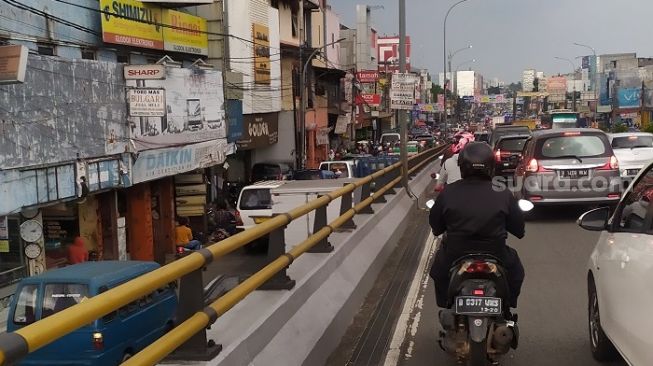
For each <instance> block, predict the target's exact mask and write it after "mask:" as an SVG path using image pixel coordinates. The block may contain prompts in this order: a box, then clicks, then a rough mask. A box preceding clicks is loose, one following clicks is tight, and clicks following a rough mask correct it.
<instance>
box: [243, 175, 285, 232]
mask: <svg viewBox="0 0 653 366" xmlns="http://www.w3.org/2000/svg"><path fill="white" fill-rule="evenodd" d="M284 183H286V181H281V180H271V181H263V182H258V183H254V184H252V185H249V186H245V187H243V189H242V190H241V191H240V196H239V197H238V203H237V204H236V209H237V210H238V212H239V213H240V218H241V219H242V220H243V226H239V227H238V228H239V229H245V230H246V229H249V228H251V227H252V226H254V225H256V224H260V223H261V222H263V220H265V219H266V218H269V217H270V216H272V196H271V194H270V191H271V190H272V189H275V188H278V187H280V186H282V185H283V184H284Z"/></svg>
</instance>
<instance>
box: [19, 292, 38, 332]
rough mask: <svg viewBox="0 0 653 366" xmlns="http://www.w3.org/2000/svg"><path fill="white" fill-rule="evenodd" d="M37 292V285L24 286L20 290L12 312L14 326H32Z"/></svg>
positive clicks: (34, 318)
mask: <svg viewBox="0 0 653 366" xmlns="http://www.w3.org/2000/svg"><path fill="white" fill-rule="evenodd" d="M38 290H39V288H38V286H37V285H25V286H23V288H21V290H20V293H19V294H18V302H17V303H16V310H15V311H14V324H32V323H34V322H35V321H36V301H37V299H38V297H39V296H38V295H39V292H38Z"/></svg>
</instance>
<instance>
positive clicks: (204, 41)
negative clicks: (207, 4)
mask: <svg viewBox="0 0 653 366" xmlns="http://www.w3.org/2000/svg"><path fill="white" fill-rule="evenodd" d="M163 24H165V25H166V27H164V28H163V39H164V49H165V50H166V51H174V52H184V53H194V54H198V55H208V54H209V38H208V36H207V27H206V19H204V18H200V17H196V16H193V15H189V14H186V13H182V12H180V11H175V10H170V9H164V10H163ZM168 26H169V27H168Z"/></svg>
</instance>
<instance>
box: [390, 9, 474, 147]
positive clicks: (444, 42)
mask: <svg viewBox="0 0 653 366" xmlns="http://www.w3.org/2000/svg"><path fill="white" fill-rule="evenodd" d="M400 1H404V0H400ZM465 1H468V0H460V1H458V2H457V3H455V4H453V5H451V7H450V8H449V10H447V14H446V15H445V16H444V26H443V31H442V37H443V40H442V67H443V68H444V74H443V80H444V85H443V88H444V97H443V98H444V134H445V135H444V136H445V137H446V136H447V135H446V134H447V18H449V14H450V13H451V11H452V10H453V8H455V7H456V6H458V5H460V4H462V3H464V2H465ZM449 71H451V70H449Z"/></svg>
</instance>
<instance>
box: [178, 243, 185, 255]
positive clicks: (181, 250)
mask: <svg viewBox="0 0 653 366" xmlns="http://www.w3.org/2000/svg"><path fill="white" fill-rule="evenodd" d="M177 254H184V247H182V246H181V245H180V246H178V247H177Z"/></svg>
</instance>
